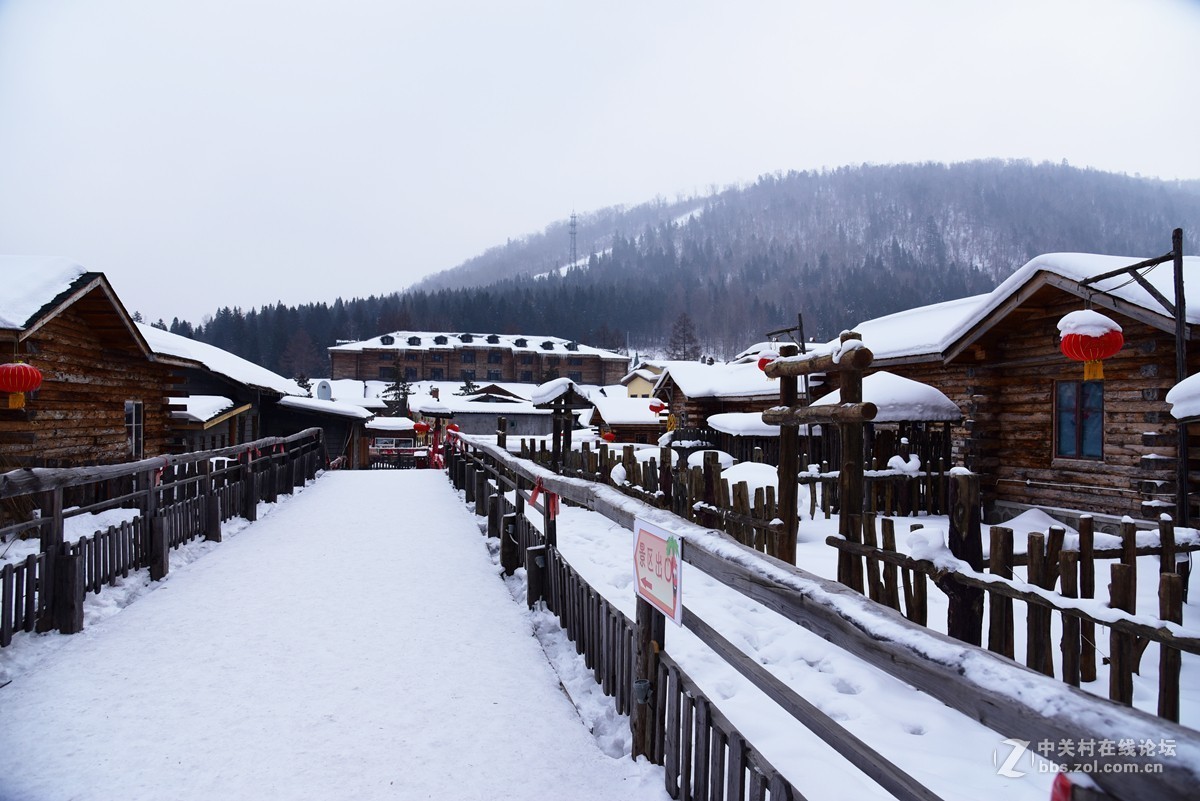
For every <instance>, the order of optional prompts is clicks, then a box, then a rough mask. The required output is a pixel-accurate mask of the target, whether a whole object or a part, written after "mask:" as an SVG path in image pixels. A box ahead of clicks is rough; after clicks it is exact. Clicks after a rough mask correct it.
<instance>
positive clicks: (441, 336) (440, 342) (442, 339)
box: [433, 334, 446, 345]
mask: <svg viewBox="0 0 1200 801" xmlns="http://www.w3.org/2000/svg"><path fill="white" fill-rule="evenodd" d="M433 344H435V345H445V344H446V337H445V335H444V334H438V335H437V336H436V337H434V338H433Z"/></svg>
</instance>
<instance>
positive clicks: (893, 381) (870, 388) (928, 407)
mask: <svg viewBox="0 0 1200 801" xmlns="http://www.w3.org/2000/svg"><path fill="white" fill-rule="evenodd" d="M862 396H863V400H864V401H867V402H870V403H873V404H875V406H876V408H877V409H878V410H879V411H878V413H877V414H876V415H875V422H876V423H894V422H900V421H912V420H924V421H950V422H953V421H955V420H959V419H961V418H962V413H961V412H960V411H959V409H958V406H957V405H956V404H955V403H954V401H952V400H950V399H949V398H948V397H946V395H945V394H944V393H943V392H942V391H941V390H939V389H937V388H935V387H931V386H929V385H928V384H922V383H921V382H920V381H913V380H912V379H911V378H905V377H904V376H899V375H896V374H895V373H889V372H887V371H886V370H880V371H879V372H878V373H872V374H871V375H869V376H867V377H866V378H864V379H863V382H862ZM841 402H842V391H841V390H835V391H834V392H831V393H829V394H828V395H826V396H824V397H823V398H820V399H819V400H816V401H813V404H812V405H813V406H838V405H840V404H841Z"/></svg>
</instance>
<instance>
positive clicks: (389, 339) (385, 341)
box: [379, 334, 396, 345]
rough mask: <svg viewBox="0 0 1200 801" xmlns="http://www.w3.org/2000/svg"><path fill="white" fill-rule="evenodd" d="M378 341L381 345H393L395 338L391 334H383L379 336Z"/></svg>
mask: <svg viewBox="0 0 1200 801" xmlns="http://www.w3.org/2000/svg"><path fill="white" fill-rule="evenodd" d="M379 342H380V344H382V345H395V344H396V338H395V337H394V336H392V335H391V334H384V335H383V336H381V337H380V338H379Z"/></svg>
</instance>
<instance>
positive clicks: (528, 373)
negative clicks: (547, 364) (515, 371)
mask: <svg viewBox="0 0 1200 801" xmlns="http://www.w3.org/2000/svg"><path fill="white" fill-rule="evenodd" d="M521 381H523V382H524V383H526V384H532V383H533V371H532V370H522V371H521Z"/></svg>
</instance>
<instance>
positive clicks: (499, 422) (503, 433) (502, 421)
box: [496, 417, 508, 452]
mask: <svg viewBox="0 0 1200 801" xmlns="http://www.w3.org/2000/svg"><path fill="white" fill-rule="evenodd" d="M496 444H497V445H499V446H500V450H502V451H506V452H507V451H508V418H507V417H497V418H496Z"/></svg>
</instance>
